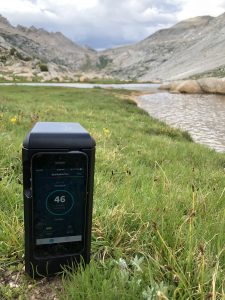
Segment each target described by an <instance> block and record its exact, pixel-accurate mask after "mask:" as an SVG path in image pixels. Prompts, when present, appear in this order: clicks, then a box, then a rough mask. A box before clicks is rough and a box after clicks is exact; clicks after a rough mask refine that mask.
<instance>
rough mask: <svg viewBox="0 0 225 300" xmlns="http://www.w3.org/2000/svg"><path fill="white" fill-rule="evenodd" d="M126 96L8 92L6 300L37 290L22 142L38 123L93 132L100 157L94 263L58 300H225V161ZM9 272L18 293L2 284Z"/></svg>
mask: <svg viewBox="0 0 225 300" xmlns="http://www.w3.org/2000/svg"><path fill="white" fill-rule="evenodd" d="M129 93H130V92H128V91H115V90H113V91H112V90H104V89H92V90H91V89H90V90H81V89H69V88H56V87H54V88H53V87H32V88H31V87H22V86H12V87H5V86H2V87H1V95H0V161H1V168H0V178H1V180H0V200H1V201H0V224H1V227H0V283H1V284H0V298H2V299H5V298H6V299H7V297H8V298H9V297H11V298H12V297H14V298H17V299H19V296H20V297H21V299H26V295H27V290H28V285H30V284H31V283H33V282H32V281H30V280H28V279H26V278H25V277H24V276H23V270H22V268H21V265H23V251H24V248H23V247H24V246H23V201H22V185H21V182H22V178H21V176H22V175H21V172H22V169H21V143H22V140H23V139H24V137H25V135H26V133H27V132H28V131H29V130H30V128H31V127H32V126H33V124H34V123H35V122H37V121H66V122H80V123H81V124H82V125H83V126H84V127H85V128H86V129H87V130H88V131H90V132H91V134H92V135H93V137H94V138H95V140H96V142H97V148H96V150H97V152H96V173H95V193H94V211H93V230H92V261H91V263H90V266H89V267H87V268H86V269H85V271H84V270H82V268H79V269H78V270H71V271H66V272H65V274H64V279H63V291H62V292H60V293H59V297H61V299H91V300H92V299H98V300H101V299H192V300H198V299H210V298H213V299H223V297H224V273H225V269H224V268H225V249H224V245H225V235H224V228H225V218H224V202H225V193H224V179H225V178H224V176H225V173H224V163H225V154H220V153H216V152H215V151H212V150H210V149H208V148H206V147H204V146H201V145H198V144H195V143H193V142H191V141H190V137H189V136H188V134H186V133H182V132H181V131H179V130H175V129H171V128H169V127H168V126H166V125H165V124H164V123H162V122H158V121H156V120H154V119H153V118H151V117H149V116H148V115H147V114H146V113H143V111H142V110H141V109H139V108H138V107H137V106H136V105H135V104H134V102H132V101H129V100H128V101H124V100H121V99H119V98H118V95H119V96H120V97H122V96H123V97H124V96H127V95H129ZM12 267H13V272H14V273H13V274H14V275H16V277H15V278H17V276H18V280H19V283H20V284H19V287H18V288H15V289H12V288H11V287H10V286H9V281H8V280H3V279H4V278H5V276H6V275H5V274H8V273H7V272H8V271H10V270H11V268H12ZM35 285H36V286H37V285H38V282H37V283H35V284H34V287H33V289H34V290H35V288H36V287H35ZM45 287H46V293H45V298H46V299H47V298H48V293H49V289H50V287H49V286H48V283H46V286H45ZM47 287H48V289H47ZM43 288H44V287H43ZM30 293H32V289H31V290H30ZM157 297H158V298H157Z"/></svg>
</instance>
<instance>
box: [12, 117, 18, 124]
mask: <svg viewBox="0 0 225 300" xmlns="http://www.w3.org/2000/svg"><path fill="white" fill-rule="evenodd" d="M10 122H11V123H13V124H15V123H16V122H17V117H16V116H15V117H12V118H11V119H10Z"/></svg>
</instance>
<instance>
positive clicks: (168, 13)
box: [0, 0, 225, 49]
mask: <svg viewBox="0 0 225 300" xmlns="http://www.w3.org/2000/svg"><path fill="white" fill-rule="evenodd" d="M224 11H225V0H213V1H212V0H211V1H209V0H208V1H207V0H8V1H7V0H0V14H2V15H3V16H4V17H6V18H8V20H9V21H10V23H11V24H13V25H14V26H15V25H17V24H20V25H24V26H28V27H29V26H31V25H34V26H35V27H38V28H44V29H46V30H48V31H61V32H62V33H63V34H65V35H66V36H67V37H69V38H70V39H72V40H73V41H74V42H77V43H79V44H83V45H88V46H90V47H92V48H95V49H105V48H111V47H116V46H119V45H124V44H130V43H135V42H138V41H140V40H142V39H144V38H146V37H147V36H149V35H151V34H152V33H154V32H155V31H157V30H159V29H162V28H166V27H170V26H172V25H174V24H175V23H177V22H179V21H181V20H184V19H187V18H191V17H195V16H200V15H211V16H218V15H220V14H222V13H223V12H224Z"/></svg>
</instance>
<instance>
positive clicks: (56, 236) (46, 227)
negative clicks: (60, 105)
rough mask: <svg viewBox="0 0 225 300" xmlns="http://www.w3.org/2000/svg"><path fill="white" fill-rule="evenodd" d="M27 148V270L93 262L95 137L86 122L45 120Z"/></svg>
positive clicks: (44, 272) (36, 272)
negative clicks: (87, 127) (87, 128)
mask: <svg viewBox="0 0 225 300" xmlns="http://www.w3.org/2000/svg"><path fill="white" fill-rule="evenodd" d="M22 153H23V183H24V222H25V270H26V272H27V273H28V274H29V275H30V276H32V277H37V276H48V275H52V274H55V273H56V272H59V271H61V270H62V267H64V266H71V265H72V264H77V263H79V262H80V261H81V260H82V262H84V263H85V264H86V263H88V262H89V260H90V243H91V224H92V202H93V178H94V160H95V141H94V140H93V138H92V137H91V136H90V134H89V133H88V132H87V131H86V130H85V129H84V128H83V127H81V125H80V124H77V123H58V122H55V123H54V122H39V123H37V124H36V125H35V126H34V127H33V129H32V130H31V132H30V133H29V134H28V135H27V137H26V139H25V141H24V144H23V151H22Z"/></svg>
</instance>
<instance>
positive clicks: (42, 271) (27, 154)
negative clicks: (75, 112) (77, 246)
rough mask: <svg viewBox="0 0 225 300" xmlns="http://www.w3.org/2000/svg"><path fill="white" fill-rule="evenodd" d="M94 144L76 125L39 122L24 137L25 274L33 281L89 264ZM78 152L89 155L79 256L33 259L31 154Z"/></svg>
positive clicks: (89, 136)
mask: <svg viewBox="0 0 225 300" xmlns="http://www.w3.org/2000/svg"><path fill="white" fill-rule="evenodd" d="M95 145H96V144H95V141H94V139H93V138H92V137H91V135H90V134H89V133H88V132H87V131H86V130H85V129H84V128H83V127H82V126H81V125H80V124H79V123H64V122H38V123H36V125H35V126H34V127H33V128H32V130H31V131H30V132H29V133H28V135H27V136H26V138H25V140H24V142H23V148H22V163H23V196H24V227H25V271H26V272H27V273H28V274H29V275H30V276H31V277H33V278H35V277H39V276H50V275H53V274H55V273H57V272H60V271H62V267H65V266H72V265H76V264H78V263H80V262H81V260H82V262H83V263H84V264H87V263H89V261H90V249H91V227H92V207H93V184H94V165H95ZM74 151H80V152H83V153H85V154H86V155H87V156H88V171H87V179H86V180H87V195H86V196H87V198H86V199H87V203H86V220H85V223H86V226H85V241H84V249H83V251H82V253H81V254H74V255H69V256H68V255H65V257H63V256H60V257H55V258H54V257H53V258H52V257H51V258H48V257H47V258H46V259H37V258H35V256H34V247H35V244H34V242H35V241H34V235H33V231H34V228H33V206H34V205H33V201H34V199H33V196H32V184H31V182H32V170H31V161H32V157H33V155H35V154H37V153H39V152H40V153H42V152H64V153H65V152H66V153H67V152H68V153H69V152H74Z"/></svg>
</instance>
